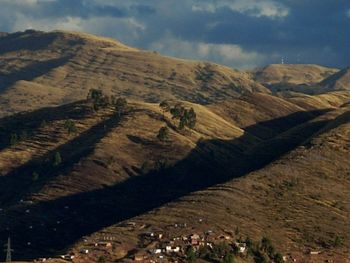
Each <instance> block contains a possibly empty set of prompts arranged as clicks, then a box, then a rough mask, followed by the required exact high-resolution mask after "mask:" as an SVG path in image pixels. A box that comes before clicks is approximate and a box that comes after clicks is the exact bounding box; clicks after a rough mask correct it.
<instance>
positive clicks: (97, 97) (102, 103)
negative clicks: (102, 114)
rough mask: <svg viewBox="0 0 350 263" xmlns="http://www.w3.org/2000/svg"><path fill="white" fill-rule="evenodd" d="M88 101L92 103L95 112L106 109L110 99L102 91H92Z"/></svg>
mask: <svg viewBox="0 0 350 263" xmlns="http://www.w3.org/2000/svg"><path fill="white" fill-rule="evenodd" d="M87 99H88V100H89V101H92V108H93V110H94V111H98V110H99V109H100V108H105V107H107V106H108V105H109V97H108V96H106V95H104V94H103V91H102V90H100V89H90V90H89V93H88V95H87Z"/></svg>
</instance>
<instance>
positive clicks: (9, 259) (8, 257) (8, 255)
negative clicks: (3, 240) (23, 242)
mask: <svg viewBox="0 0 350 263" xmlns="http://www.w3.org/2000/svg"><path fill="white" fill-rule="evenodd" d="M4 251H5V252H6V260H5V262H12V257H11V254H12V252H13V249H11V238H10V237H9V238H8V239H7V244H6V245H5V249H4Z"/></svg>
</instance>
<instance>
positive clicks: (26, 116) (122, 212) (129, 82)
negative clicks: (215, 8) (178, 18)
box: [0, 31, 350, 262]
mask: <svg viewBox="0 0 350 263" xmlns="http://www.w3.org/2000/svg"><path fill="white" fill-rule="evenodd" d="M9 36H10V37H9ZM0 59H2V60H3V61H5V62H6V63H3V64H1V66H0V73H2V74H3V75H2V76H1V79H0V80H1V81H2V80H3V82H1V85H2V86H0V116H4V115H8V114H13V113H17V112H19V111H21V112H23V113H22V114H15V115H11V116H10V117H8V118H3V119H1V120H0V134H1V136H2V137H1V138H0V173H1V174H0V185H1V191H0V205H1V207H3V208H4V211H5V213H3V214H0V237H1V238H2V239H4V238H5V234H4V233H5V232H6V233H7V230H6V226H8V225H10V226H11V228H12V229H16V232H15V233H13V240H14V242H15V244H16V245H17V246H18V247H19V248H20V251H21V252H20V253H22V254H21V255H18V256H21V257H22V258H24V259H26V258H30V257H32V256H34V255H35V256H37V255H42V254H51V255H52V254H60V253H61V252H63V251H66V250H67V249H72V250H73V251H78V250H79V248H81V247H82V246H84V243H82V240H81V238H82V237H83V236H86V238H88V239H89V240H90V241H91V240H92V241H93V240H100V239H101V237H102V236H104V235H109V236H113V237H116V238H117V240H118V241H119V242H121V244H119V245H118V247H116V249H115V250H113V252H112V253H110V255H108V257H109V259H110V260H115V259H116V258H118V257H120V254H124V252H125V251H130V250H132V249H133V248H139V247H138V246H139V244H138V242H139V236H138V234H140V233H142V232H144V231H145V230H144V229H138V228H137V229H136V230H135V229H130V228H126V227H123V226H122V225H121V224H120V223H121V222H122V221H124V220H127V219H130V218H132V219H131V220H132V221H134V222H136V223H137V225H140V226H141V225H143V224H149V225H150V226H149V227H148V228H147V229H152V228H156V229H158V228H160V229H167V226H168V225H169V224H174V223H176V222H187V223H188V224H189V228H188V229H183V230H176V231H175V230H173V229H172V230H169V234H171V235H179V234H190V233H191V232H195V231H198V232H201V231H206V230H209V229H212V230H214V231H215V232H216V233H222V232H224V231H225V230H230V231H234V229H235V228H236V227H239V229H240V235H242V236H243V237H245V236H250V237H252V238H254V239H256V240H257V239H260V238H261V237H262V236H268V237H270V238H271V239H272V240H273V243H274V244H275V245H276V247H277V248H278V249H279V250H280V251H282V252H283V253H286V252H293V253H296V254H298V255H299V256H304V255H303V254H302V253H303V252H304V250H305V249H306V248H309V247H310V248H313V249H318V248H321V249H322V250H324V251H325V252H327V253H328V254H332V253H333V254H335V255H338V256H340V257H342V259H344V260H345V258H347V257H348V255H349V253H348V250H349V247H350V243H349V242H350V241H349V240H350V236H349V233H350V225H349V222H348V221H349V220H348V219H349V217H350V214H349V213H350V206H349V203H348V201H347V200H349V199H350V196H349V191H348V190H347V189H348V188H349V186H350V185H349V184H350V183H349V176H350V175H349V169H350V168H349V161H348V160H349V158H350V156H349V154H350V145H349V144H350V142H349V138H350V134H349V132H350V126H349V104H348V103H349V100H350V95H349V92H348V91H332V92H328V93H322V94H318V95H306V94H303V93H300V92H293V91H289V92H279V93H277V94H276V95H277V96H274V95H272V94H271V91H270V90H269V89H267V88H265V87H264V86H263V85H262V84H259V83H258V82H256V81H254V80H253V79H252V78H253V77H254V76H253V75H254V74H256V75H255V79H256V80H258V81H259V82H262V83H264V82H269V83H273V84H280V83H281V82H289V83H290V84H291V85H299V84H307V85H310V84H311V83H318V82H320V81H322V80H323V79H324V78H326V77H327V76H329V75H330V74H332V73H335V72H336V70H334V69H328V68H324V67H320V66H315V65H283V66H282V65H271V66H269V67H266V68H265V69H263V70H262V71H261V72H258V73H246V72H239V71H237V70H232V69H230V68H227V67H224V66H220V65H216V64H211V63H204V62H198V61H188V60H180V59H175V58H169V57H164V56H161V55H159V54H156V53H154V52H147V51H142V50H137V49H133V48H129V47H127V46H125V45H123V44H121V43H119V42H117V41H114V40H111V39H106V38H100V37H96V36H91V35H88V34H83V33H76V32H62V31H54V32H50V33H40V32H25V33H16V34H10V35H7V36H5V37H2V38H0ZM343 72H345V71H343ZM345 75H346V74H345ZM252 76H253V77H252ZM339 76H341V77H342V76H344V74H340V73H338V74H335V75H333V78H332V77H330V78H329V79H328V80H331V79H332V80H334V79H338V77H339ZM339 79H342V81H344V83H347V82H348V79H347V78H346V77H345V78H344V77H343V78H339ZM327 83H330V82H327ZM327 85H328V84H327ZM346 85H347V84H346ZM97 87H99V88H101V89H102V90H103V91H104V92H105V93H107V94H109V95H116V96H123V97H126V98H127V100H128V102H129V109H128V111H127V113H126V114H125V116H123V118H119V117H118V116H117V114H116V112H115V110H114V109H113V108H112V107H107V108H104V109H101V110H99V111H98V112H92V111H91V110H90V106H91V105H89V103H87V102H86V101H80V102H75V103H72V104H66V105H62V104H65V103H70V102H73V101H76V100H78V99H85V98H86V95H87V93H88V91H89V89H91V88H97ZM327 87H328V86H327ZM308 88H310V89H313V87H312V86H308ZM316 88H317V87H316ZM316 88H315V90H316ZM322 88H324V87H323V86H322ZM335 89H338V88H335ZM299 91H300V90H299ZM317 91H319V90H317ZM165 99H166V100H169V102H170V103H172V104H175V103H182V104H183V105H184V106H185V107H187V108H190V107H193V108H194V110H195V111H196V113H197V120H198V121H197V124H196V127H195V129H194V130H191V131H190V130H185V131H179V130H178V129H177V128H176V126H177V121H176V120H173V119H171V116H170V114H169V113H165V114H164V115H163V112H162V111H161V109H160V108H159V105H158V103H159V101H162V100H165ZM58 105H60V106H58ZM45 106H58V107H50V108H45V109H44V108H43V107H45ZM32 110H34V111H32ZM68 119H69V120H73V121H74V123H75V125H76V127H77V132H76V133H75V134H70V135H69V134H68V133H67V131H66V129H65V128H64V123H65V121H66V120H68ZM42 120H46V121H47V123H48V125H46V126H40V122H41V121H42ZM164 126H167V127H168V128H169V130H170V133H169V139H168V140H167V141H165V142H160V141H159V140H158V139H157V138H156V136H157V133H158V130H159V129H160V128H161V127H164ZM23 130H26V131H31V132H33V133H34V135H32V136H29V138H27V139H25V140H22V141H20V142H19V143H18V144H16V145H14V146H10V145H9V144H8V137H9V136H10V134H11V133H12V132H17V133H20V132H22V131H23ZM314 133H316V136H315V135H314ZM300 144H302V146H299V147H297V146H298V145H300ZM295 147H297V148H296V149H295ZM290 150H292V151H291V152H289V151H290ZM55 152H60V153H61V155H62V160H63V162H62V165H60V166H58V167H54V166H53V165H52V160H53V155H54V153H55ZM159 161H162V162H164V163H166V167H165V168H161V169H159V172H158V173H155V172H144V171H143V167H144V166H145V163H146V162H148V163H150V164H151V165H153V166H156V165H157V164H159V163H158V162H159ZM153 168H154V167H153ZM33 172H37V173H38V175H39V179H37V180H32V175H33ZM13 189H16V191H13ZM21 199H24V200H25V201H32V202H33V203H31V202H30V203H28V202H24V203H22V202H20V200H21ZM68 205H69V206H71V207H72V208H71V209H68V210H65V209H66V208H64V207H65V206H68ZM26 209H30V210H33V211H34V212H31V213H30V214H28V213H27V212H25V211H26ZM200 218H201V219H203V222H202V223H200V222H199V219H200ZM57 221H60V224H61V225H60V226H62V227H61V228H60V227H58V226H57V224H58V223H57ZM29 224H33V225H34V226H35V229H37V230H36V231H37V232H35V233H34V234H33V231H32V230H29V228H28V226H29ZM53 226H55V229H56V228H57V229H56V230H55V231H54V232H53V230H52V229H53ZM167 231H168V230H167ZM180 232H181V233H180ZM6 235H7V234H6ZM336 236H339V237H341V238H343V244H342V245H341V246H340V247H336V248H335V247H332V242H333V241H334V239H335V237H336ZM27 239H31V240H32V247H30V248H28V246H27V245H26V242H27ZM122 252H123V253H122ZM104 253H105V251H100V252H98V253H97V254H96V255H95V256H98V255H99V254H104ZM328 254H323V255H322V256H321V257H323V258H322V259H323V260H324V259H326V258H330V257H331V256H328ZM95 259H96V258H93V257H90V258H88V259H86V262H87V261H89V260H90V261H91V260H95ZM239 260H242V262H243V260H244V259H239ZM312 260H313V259H312ZM315 260H316V261H315ZM317 260H320V259H319V258H317V259H314V261H315V262H317ZM77 262H84V261H77ZM238 262H239V261H238ZM310 262H312V261H310Z"/></svg>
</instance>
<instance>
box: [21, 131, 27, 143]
mask: <svg viewBox="0 0 350 263" xmlns="http://www.w3.org/2000/svg"><path fill="white" fill-rule="evenodd" d="M19 139H20V140H21V141H22V140H26V139H28V132H27V131H22V132H21V134H20V135H19Z"/></svg>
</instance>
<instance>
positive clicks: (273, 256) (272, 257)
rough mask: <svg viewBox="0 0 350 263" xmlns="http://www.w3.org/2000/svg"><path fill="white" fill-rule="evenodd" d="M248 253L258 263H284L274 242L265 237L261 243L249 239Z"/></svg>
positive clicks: (247, 242) (247, 241)
mask: <svg viewBox="0 0 350 263" xmlns="http://www.w3.org/2000/svg"><path fill="white" fill-rule="evenodd" d="M246 244H247V247H248V253H249V254H250V255H252V256H253V257H254V261H255V262H256V263H268V262H271V261H272V262H274V263H283V262H284V260H283V256H282V255H281V253H279V252H277V251H276V249H275V247H274V246H273V245H272V242H271V240H270V239H268V238H267V237H263V238H262V239H261V241H260V242H256V243H255V242H253V241H252V240H250V239H249V238H247V240H246Z"/></svg>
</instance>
